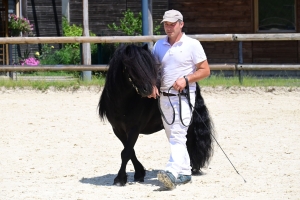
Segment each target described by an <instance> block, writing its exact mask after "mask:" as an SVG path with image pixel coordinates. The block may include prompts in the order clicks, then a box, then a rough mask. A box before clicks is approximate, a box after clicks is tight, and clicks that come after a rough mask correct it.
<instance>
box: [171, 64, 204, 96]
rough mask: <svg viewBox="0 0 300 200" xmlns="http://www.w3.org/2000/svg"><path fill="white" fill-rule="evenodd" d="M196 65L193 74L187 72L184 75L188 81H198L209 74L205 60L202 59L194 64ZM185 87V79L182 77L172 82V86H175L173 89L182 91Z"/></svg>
mask: <svg viewBox="0 0 300 200" xmlns="http://www.w3.org/2000/svg"><path fill="white" fill-rule="evenodd" d="M196 67H197V71H195V72H194V73H193V74H189V75H187V76H185V77H186V78H187V79H188V82H189V83H193V82H197V81H200V80H202V79H204V78H206V77H208V76H209V75H210V68H209V65H208V62H207V60H204V61H203V62H200V63H198V64H196ZM185 87H186V81H185V79H184V77H180V78H178V79H177V80H176V81H175V83H174V84H173V88H175V90H179V91H182V90H183V89H184V88H185Z"/></svg>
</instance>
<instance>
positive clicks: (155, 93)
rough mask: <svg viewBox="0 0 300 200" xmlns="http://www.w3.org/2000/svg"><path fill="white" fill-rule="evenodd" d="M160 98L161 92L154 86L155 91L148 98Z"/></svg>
mask: <svg viewBox="0 0 300 200" xmlns="http://www.w3.org/2000/svg"><path fill="white" fill-rule="evenodd" d="M157 96H159V92H158V89H157V87H156V86H153V90H152V94H151V95H149V96H148V98H152V97H153V98H154V99H156V97H157Z"/></svg>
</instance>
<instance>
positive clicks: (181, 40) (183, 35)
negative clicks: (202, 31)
mask: <svg viewBox="0 0 300 200" xmlns="http://www.w3.org/2000/svg"><path fill="white" fill-rule="evenodd" d="M185 37H186V35H185V33H184V32H182V36H181V38H180V40H179V41H178V42H176V43H182V42H183V41H184V38H185ZM176 43H175V44H176ZM163 44H167V45H170V43H169V42H168V36H166V37H165V39H164V42H163Z"/></svg>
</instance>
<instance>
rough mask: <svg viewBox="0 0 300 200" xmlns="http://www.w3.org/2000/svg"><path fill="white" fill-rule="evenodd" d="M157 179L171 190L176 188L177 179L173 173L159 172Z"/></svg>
mask: <svg viewBox="0 0 300 200" xmlns="http://www.w3.org/2000/svg"><path fill="white" fill-rule="evenodd" d="M157 178H158V180H159V181H160V182H161V183H162V184H164V186H165V187H166V188H168V189H169V190H173V189H174V188H175V187H176V185H175V180H176V178H175V176H174V175H173V174H172V173H171V172H168V171H159V172H158V173H157Z"/></svg>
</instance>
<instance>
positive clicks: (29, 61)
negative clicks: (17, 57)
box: [21, 57, 40, 66]
mask: <svg viewBox="0 0 300 200" xmlns="http://www.w3.org/2000/svg"><path fill="white" fill-rule="evenodd" d="M21 64H22V65H24V64H25V65H29V66H36V65H39V64H40V61H39V60H37V59H36V58H33V57H30V58H27V59H25V60H24V63H21Z"/></svg>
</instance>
